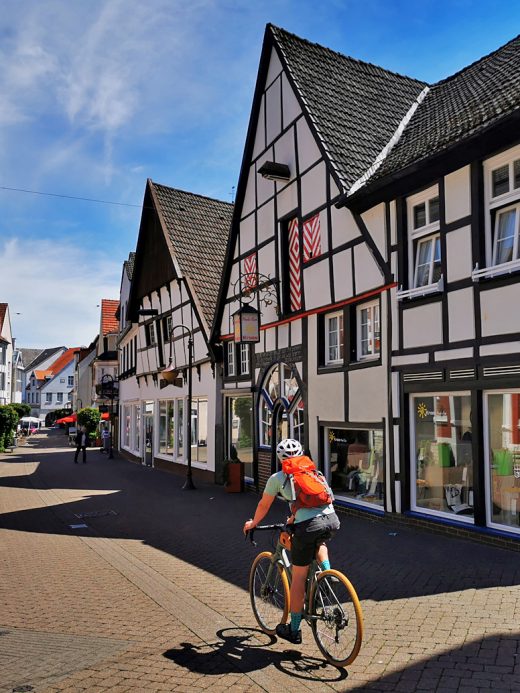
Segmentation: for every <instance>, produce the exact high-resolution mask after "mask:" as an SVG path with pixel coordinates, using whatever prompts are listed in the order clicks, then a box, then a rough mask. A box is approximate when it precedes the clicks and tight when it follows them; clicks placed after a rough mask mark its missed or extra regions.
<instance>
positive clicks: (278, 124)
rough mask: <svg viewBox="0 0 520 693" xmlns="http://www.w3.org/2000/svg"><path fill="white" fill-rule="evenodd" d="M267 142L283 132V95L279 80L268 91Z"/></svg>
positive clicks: (266, 96)
mask: <svg viewBox="0 0 520 693" xmlns="http://www.w3.org/2000/svg"><path fill="white" fill-rule="evenodd" d="M265 98H266V119H267V122H266V124H267V142H272V141H273V139H274V138H275V137H276V136H277V135H279V134H280V132H281V130H282V108H281V104H282V95H281V91H280V80H279V79H277V80H276V81H275V82H274V83H273V84H272V85H271V86H270V87H269V88H268V89H267V91H266V95H265Z"/></svg>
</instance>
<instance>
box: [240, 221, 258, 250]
mask: <svg viewBox="0 0 520 693" xmlns="http://www.w3.org/2000/svg"><path fill="white" fill-rule="evenodd" d="M239 241H240V254H241V255H242V254H243V253H247V252H248V251H249V250H251V251H252V250H253V248H254V247H255V246H256V242H255V215H254V214H251V215H250V216H249V217H247V218H246V219H244V220H243V221H241V222H240V238H239Z"/></svg>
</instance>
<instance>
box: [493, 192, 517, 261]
mask: <svg viewBox="0 0 520 693" xmlns="http://www.w3.org/2000/svg"><path fill="white" fill-rule="evenodd" d="M519 227H520V204H518V205H514V206H513V207H507V208H506V209H501V210H500V211H498V212H497V214H496V217H495V228H494V239H493V265H501V264H503V263H504V262H511V260H517V259H518V258H519V256H520V249H519V240H518V237H519V235H520V233H519Z"/></svg>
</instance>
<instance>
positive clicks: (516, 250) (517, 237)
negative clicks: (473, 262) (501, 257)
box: [491, 202, 520, 267]
mask: <svg viewBox="0 0 520 693" xmlns="http://www.w3.org/2000/svg"><path fill="white" fill-rule="evenodd" d="M511 211H514V212H515V222H514V226H515V228H514V232H513V253H512V258H511V260H506V261H505V262H500V263H497V251H498V245H497V240H498V230H499V222H500V217H501V216H502V215H504V214H507V213H508V212H511ZM494 216H495V218H494V220H493V233H492V236H493V239H492V243H493V245H492V256H491V262H492V265H493V267H499V266H500V265H503V264H506V263H507V262H513V261H514V260H518V259H520V202H518V203H517V204H513V205H507V206H506V207H501V208H500V209H497V210H496V213H495V215H494Z"/></svg>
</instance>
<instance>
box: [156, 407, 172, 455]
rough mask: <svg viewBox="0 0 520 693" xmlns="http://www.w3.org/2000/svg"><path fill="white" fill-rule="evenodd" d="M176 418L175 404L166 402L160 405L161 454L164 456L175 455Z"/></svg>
mask: <svg viewBox="0 0 520 693" xmlns="http://www.w3.org/2000/svg"><path fill="white" fill-rule="evenodd" d="M174 431H175V417H174V402H173V400H166V401H163V402H160V403H159V452H160V453H162V454H163V455H173V453H174V447H175V439H174Z"/></svg>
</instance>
